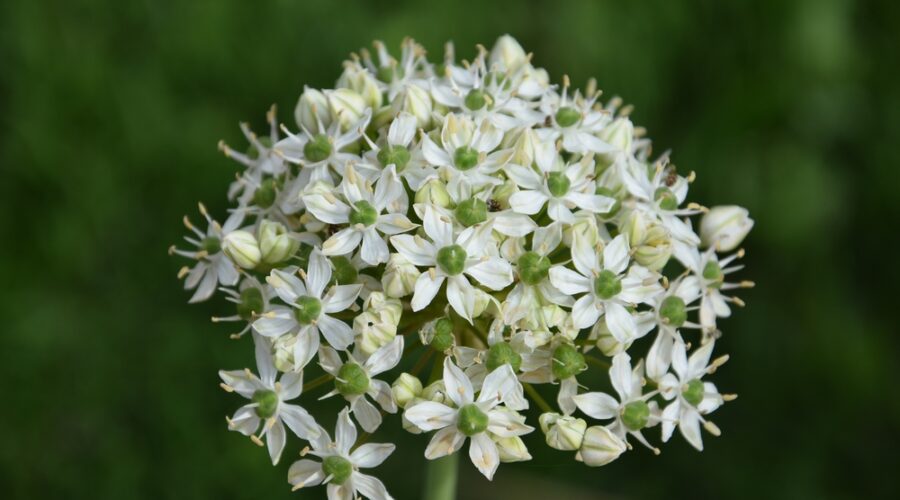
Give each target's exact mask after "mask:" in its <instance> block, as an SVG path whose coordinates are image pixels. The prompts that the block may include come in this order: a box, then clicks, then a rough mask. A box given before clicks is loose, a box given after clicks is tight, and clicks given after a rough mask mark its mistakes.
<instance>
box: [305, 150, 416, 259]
mask: <svg viewBox="0 0 900 500" xmlns="http://www.w3.org/2000/svg"><path fill="white" fill-rule="evenodd" d="M341 188H342V191H343V194H344V198H345V199H346V200H347V201H346V203H345V202H344V201H341V200H340V199H338V198H337V197H335V196H333V195H330V193H327V192H325V193H321V192H320V193H310V194H308V195H306V196H304V202H305V203H306V207H307V209H308V210H309V211H310V212H312V214H313V215H315V216H316V218H318V219H319V220H321V221H323V222H327V223H328V224H335V225H337V224H349V227H347V228H345V229H341V230H340V231H338V232H337V233H335V234H334V235H333V236H332V237H331V238H328V239H327V240H325V243H323V244H322V254H324V255H346V254H349V253H351V252H353V251H354V250H356V249H357V248H359V247H360V242H362V247H361V248H360V257H361V258H362V260H363V261H365V262H366V263H368V264H372V265H377V264H379V263H382V262H387V261H388V258H389V257H390V252H389V251H388V246H387V243H386V242H385V241H384V238H383V237H382V236H381V235H382V234H386V235H393V234H399V233H402V232H405V231H409V230H410V229H413V228H415V227H416V225H415V224H413V223H412V222H410V220H409V219H408V218H407V217H406V215H404V214H403V213H395V211H396V210H398V209H402V211H404V212H405V211H406V207H405V206H402V205H401V206H394V205H393V204H394V203H395V202H396V201H397V200H398V199H399V198H400V197H401V196H405V193H404V192H403V184H401V183H400V179H399V178H398V177H397V174H396V172H395V171H394V167H393V166H390V167H388V168H387V169H385V171H384V173H383V175H382V176H381V178H380V179H379V180H378V182H377V183H376V185H375V188H374V190H373V188H372V186H371V185H370V184H369V183H368V182H366V181H365V179H363V178H362V177H361V176H360V175H358V174H357V173H356V169H354V168H353V166H351V165H348V166H347V167H346V171H345V172H344V181H343V182H342V183H341ZM386 210H387V213H384V212H385V211H386Z"/></svg>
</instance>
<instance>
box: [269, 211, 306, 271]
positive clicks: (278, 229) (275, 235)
mask: <svg viewBox="0 0 900 500" xmlns="http://www.w3.org/2000/svg"><path fill="white" fill-rule="evenodd" d="M298 248H300V241H299V240H297V239H296V238H294V237H293V236H291V234H290V233H289V232H288V230H287V228H286V227H284V225H283V224H281V223H280V222H273V221H269V220H263V221H262V222H261V223H260V226H259V249H260V251H261V252H262V261H263V262H265V263H267V264H278V263H279V262H284V261H286V260H287V259H289V258H291V256H293V255H294V253H296V252H297V249H298Z"/></svg>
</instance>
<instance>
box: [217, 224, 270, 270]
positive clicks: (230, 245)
mask: <svg viewBox="0 0 900 500" xmlns="http://www.w3.org/2000/svg"><path fill="white" fill-rule="evenodd" d="M222 243H223V245H222V251H224V252H225V255H227V256H228V257H230V258H231V260H233V261H234V263H235V264H237V265H238V266H240V267H243V268H244V269H253V268H254V267H256V266H257V265H259V260H260V257H261V255H260V251H259V243H257V242H256V236H253V234H251V233H249V232H247V231H242V230H238V231H232V232H230V233H228V234H227V235H226V236H225V239H224V241H223V242H222Z"/></svg>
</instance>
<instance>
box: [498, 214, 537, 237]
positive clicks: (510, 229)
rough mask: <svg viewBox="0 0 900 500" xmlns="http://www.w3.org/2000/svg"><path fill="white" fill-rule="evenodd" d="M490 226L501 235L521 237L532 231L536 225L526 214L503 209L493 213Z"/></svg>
mask: <svg viewBox="0 0 900 500" xmlns="http://www.w3.org/2000/svg"><path fill="white" fill-rule="evenodd" d="M492 227H493V229H495V230H496V231H497V232H498V233H500V234H502V235H505V236H513V237H516V238H521V237H522V236H525V235H527V234H529V233H531V232H532V231H534V230H535V229H536V228H537V227H538V225H537V223H535V222H534V221H533V220H531V217H529V216H527V215H524V214H518V213H516V212H513V211H512V210H505V211H503V212H497V213H496V215H494V218H493V226H492Z"/></svg>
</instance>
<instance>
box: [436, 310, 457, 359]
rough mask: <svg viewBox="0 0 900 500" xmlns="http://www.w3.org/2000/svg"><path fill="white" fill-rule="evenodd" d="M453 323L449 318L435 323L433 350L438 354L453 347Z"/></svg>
mask: <svg viewBox="0 0 900 500" xmlns="http://www.w3.org/2000/svg"><path fill="white" fill-rule="evenodd" d="M454 340H455V338H454V336H453V322H452V321H450V319H449V318H441V319H439V320H437V321H436V322H435V323H434V337H432V338H431V348H432V349H434V350H435V351H438V352H444V351H446V350H447V349H450V348H451V347H453V342H454Z"/></svg>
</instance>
